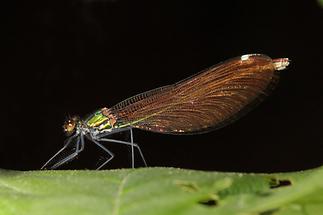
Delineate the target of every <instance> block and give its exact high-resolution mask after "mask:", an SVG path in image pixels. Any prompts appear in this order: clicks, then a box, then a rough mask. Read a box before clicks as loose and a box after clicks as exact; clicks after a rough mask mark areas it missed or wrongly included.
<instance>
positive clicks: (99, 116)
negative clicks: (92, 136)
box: [86, 108, 116, 131]
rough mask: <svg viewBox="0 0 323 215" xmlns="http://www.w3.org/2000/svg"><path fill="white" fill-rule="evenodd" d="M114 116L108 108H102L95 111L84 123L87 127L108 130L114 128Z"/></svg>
mask: <svg viewBox="0 0 323 215" xmlns="http://www.w3.org/2000/svg"><path fill="white" fill-rule="evenodd" d="M115 123H116V118H115V116H114V115H112V114H111V112H110V110H109V109H108V108H102V109H101V110H98V111H96V112H95V113H94V114H93V115H92V116H91V117H90V118H89V119H88V120H87V121H86V125H87V126H88V127H89V128H96V129H98V130H99V131H102V130H109V129H112V128H114V126H115Z"/></svg>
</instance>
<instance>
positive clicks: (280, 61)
mask: <svg viewBox="0 0 323 215" xmlns="http://www.w3.org/2000/svg"><path fill="white" fill-rule="evenodd" d="M273 63H274V67H275V70H283V69H286V67H287V66H288V65H289V64H290V60H289V59H288V58H277V59H273Z"/></svg>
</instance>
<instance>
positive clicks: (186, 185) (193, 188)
mask: <svg viewBox="0 0 323 215" xmlns="http://www.w3.org/2000/svg"><path fill="white" fill-rule="evenodd" d="M175 184H176V185H177V186H178V187H180V188H181V189H182V190H184V191H186V192H197V191H199V187H198V186H197V184H196V183H194V182H191V181H182V180H176V181H175Z"/></svg>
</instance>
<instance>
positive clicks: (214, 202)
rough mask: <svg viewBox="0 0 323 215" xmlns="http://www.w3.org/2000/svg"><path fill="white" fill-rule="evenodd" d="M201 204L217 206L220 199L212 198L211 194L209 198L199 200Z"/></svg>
mask: <svg viewBox="0 0 323 215" xmlns="http://www.w3.org/2000/svg"><path fill="white" fill-rule="evenodd" d="M198 203H199V204H201V205H205V206H208V207H215V206H217V205H218V201H217V200H216V199H215V198H212V196H210V197H209V198H207V199H203V200H201V201H199V202H198Z"/></svg>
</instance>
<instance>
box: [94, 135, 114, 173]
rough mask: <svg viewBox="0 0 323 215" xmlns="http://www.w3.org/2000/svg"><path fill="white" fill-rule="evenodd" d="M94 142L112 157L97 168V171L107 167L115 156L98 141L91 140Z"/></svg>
mask: <svg viewBox="0 0 323 215" xmlns="http://www.w3.org/2000/svg"><path fill="white" fill-rule="evenodd" d="M91 141H93V142H94V143H95V144H96V145H98V146H99V147H100V148H101V149H103V150H104V151H105V152H107V153H108V154H109V155H110V158H109V159H107V160H106V161H105V162H104V163H103V164H101V165H100V166H99V167H98V168H96V169H97V170H99V169H101V168H102V167H103V166H104V165H106V164H107V163H109V162H110V161H111V160H112V159H113V158H114V155H113V153H112V152H110V151H109V150H108V149H107V148H105V147H104V146H103V145H102V144H100V143H99V142H98V141H96V140H93V139H92V140H91Z"/></svg>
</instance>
